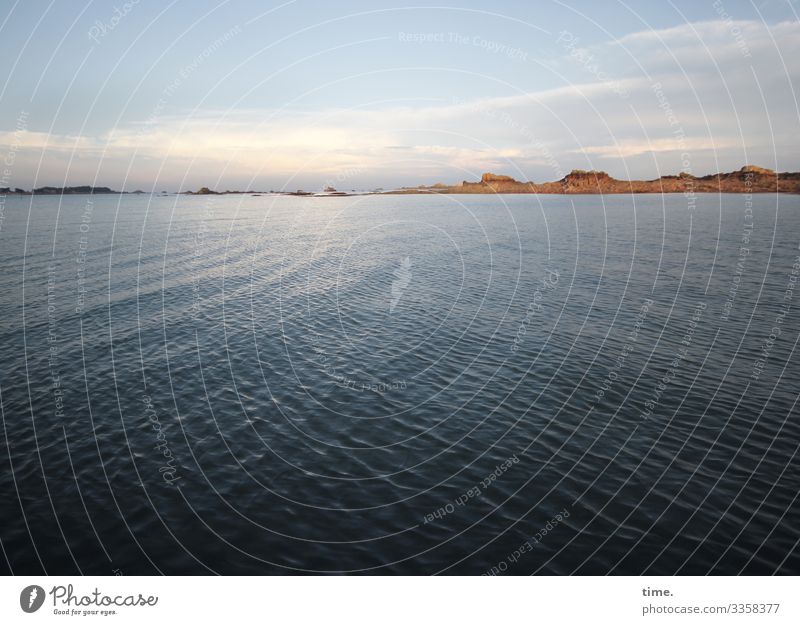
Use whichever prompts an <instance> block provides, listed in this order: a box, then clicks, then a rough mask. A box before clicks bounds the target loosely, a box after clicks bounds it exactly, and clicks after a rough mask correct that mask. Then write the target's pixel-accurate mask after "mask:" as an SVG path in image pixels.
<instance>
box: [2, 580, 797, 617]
mask: <svg viewBox="0 0 800 625" xmlns="http://www.w3.org/2000/svg"><path fill="white" fill-rule="evenodd" d="M797 582H798V580H797V578H796V577H571V578H565V577H512V578H509V577H506V578H492V577H435V578H426V577H216V578H213V577H165V578H161V577H4V578H1V579H0V590H1V592H0V623H34V622H44V621H48V622H50V621H56V622H61V623H74V622H94V620H95V619H101V620H103V621H110V622H114V623H142V622H146V623H168V622H169V623H191V622H193V619H197V621H199V622H202V623H206V622H210V621H211V620H212V619H213V620H222V619H225V620H227V621H228V622H234V621H237V622H244V620H245V619H247V622H253V621H255V622H259V623H269V622H277V623H293V622H297V623H314V622H320V623H349V624H353V623H356V624H359V623H369V624H370V625H374V624H376V623H380V624H384V623H388V624H394V623H397V624H402V625H408V624H409V623H423V624H428V623H436V622H441V623H459V624H462V623H466V624H469V623H489V622H501V621H502V622H504V623H542V622H554V623H556V622H557V623H613V624H614V625H618V624H620V623H642V622H644V623H646V622H650V621H652V622H655V623H673V622H675V623H677V622H685V623H692V622H697V623H700V622H702V623H706V622H708V623H722V622H726V623H748V624H749V623H755V622H758V623H762V622H763V623H774V624H775V625H777V624H779V623H792V624H796V623H800V611H798V599H797V594H798V583H797ZM231 619H233V621H231Z"/></svg>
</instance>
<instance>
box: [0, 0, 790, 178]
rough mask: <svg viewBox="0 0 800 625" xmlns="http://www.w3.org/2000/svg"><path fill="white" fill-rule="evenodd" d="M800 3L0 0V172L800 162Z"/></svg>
mask: <svg viewBox="0 0 800 625" xmlns="http://www.w3.org/2000/svg"><path fill="white" fill-rule="evenodd" d="M798 4H799V3H798V2H796V1H794V0H791V1H790V0H763V1H755V2H749V1H742V2H735V1H733V0H724V1H723V0H691V1H680V2H678V1H674V0H673V1H670V0H667V1H665V2H652V1H648V2H639V1H633V0H628V1H624V2H622V1H615V0H609V1H607V2H606V1H604V2H597V1H596V0H595V1H592V2H558V1H548V0H542V1H536V2H533V1H524V2H523V1H502V0H495V1H493V2H487V1H483V2H466V1H464V0H461V1H459V2H448V1H447V0H436V1H435V2H424V1H423V0H417V1H416V2H413V3H400V2H397V1H395V2H382V1H371V2H366V1H364V2H351V1H342V2H329V1H316V0H294V1H287V0H284V1H282V2H256V1H243V0H228V1H222V0H216V1H204V0H191V1H189V0H138V1H137V0H128V2H123V1H122V0H116V1H115V2H108V1H100V0H96V1H93V2H85V3H84V2H81V1H74V2H73V1H68V0H0V58H2V59H3V63H2V65H0V159H2V160H3V162H4V164H3V168H0V173H3V176H2V179H1V180H0V187H2V186H12V187H14V186H18V187H22V188H31V187H38V186H44V185H53V186H63V185H79V184H94V185H96V186H110V187H112V188H115V189H121V190H134V189H143V190H146V191H149V190H156V191H160V190H162V189H163V190H169V191H177V190H186V189H196V188H199V187H200V186H209V187H211V188H216V189H218V190H225V189H242V190H244V189H257V190H269V189H291V190H294V189H300V188H302V189H307V190H316V189H321V188H322V187H324V186H334V187H336V188H339V189H342V190H350V189H370V188H376V187H381V188H392V187H398V186H403V185H416V184H433V183H437V182H448V183H449V182H457V181H460V180H475V179H477V178H479V177H480V175H481V173H483V172H486V171H491V172H494V173H502V174H508V175H512V176H514V177H515V178H517V179H520V180H534V181H547V180H557V179H559V178H561V177H562V176H563V175H564V174H566V173H568V172H569V171H570V170H572V169H575V168H579V169H600V170H604V171H607V172H609V173H610V174H611V175H613V176H615V177H618V178H623V179H627V178H637V179H650V178H656V177H658V176H659V175H662V174H674V173H677V172H679V171H687V172H689V173H693V174H695V175H705V174H708V173H713V172H716V171H732V170H734V169H738V168H740V167H741V166H743V165H745V164H756V165H760V166H764V167H769V168H771V169H777V170H779V171H798V170H800V105H798V99H797V96H798V91H800V83H799V82H798V77H799V76H800V22H799V21H798Z"/></svg>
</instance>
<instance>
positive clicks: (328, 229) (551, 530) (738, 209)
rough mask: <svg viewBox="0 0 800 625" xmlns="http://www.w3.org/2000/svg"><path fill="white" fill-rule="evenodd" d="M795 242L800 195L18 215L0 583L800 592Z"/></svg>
mask: <svg viewBox="0 0 800 625" xmlns="http://www.w3.org/2000/svg"><path fill="white" fill-rule="evenodd" d="M750 203H752V210H751V207H750ZM799 242H800V198H798V197H796V196H780V197H777V198H776V197H775V196H773V195H764V196H755V197H753V198H748V197H747V196H743V195H722V196H717V195H701V196H699V197H698V198H697V199H696V202H692V201H687V198H684V197H683V196H682V195H667V196H663V197H662V196H636V197H629V196H606V197H600V196H567V197H559V196H545V197H535V196H500V197H493V196H440V197H429V196H364V197H342V198H296V197H269V196H261V197H251V196H224V197H175V196H170V197H154V198H150V197H148V196H95V197H90V196H72V197H65V198H63V199H61V198H56V197H36V198H33V199H31V198H26V197H9V198H7V199H6V201H5V205H4V212H3V216H2V229H1V230H0V258H1V259H2V264H1V265H0V266H2V269H3V271H2V273H0V313H2V314H1V315H0V320H1V321H0V323H2V325H1V326H0V336H1V337H2V338H1V339H0V347H2V360H0V392H1V393H2V395H1V396H0V400H1V402H2V421H3V430H4V432H3V434H4V435H3V437H2V438H0V488H2V491H1V492H2V508H0V537H1V538H2V547H3V552H4V556H5V557H4V558H3V561H4V565H3V566H5V567H6V569H8V571H13V572H14V573H29V574H37V573H40V572H43V571H46V572H48V573H78V572H83V573H95V574H112V573H114V572H122V573H124V574H128V575H130V574H137V573H138V574H150V573H158V572H162V573H173V574H175V573H210V572H218V573H226V574H237V573H238V574H251V573H287V572H289V573H291V572H303V571H323V572H355V571H372V572H380V573H436V572H443V573H462V574H464V573H466V574H479V573H484V572H487V571H489V572H492V571H493V572H497V573H500V574H529V573H587V574H588V573H591V574H603V573H617V574H623V573H624V574H639V573H659V574H661V573H691V574H703V573H708V572H715V573H738V572H745V573H759V574H760V573H772V572H781V573H793V574H798V573H800V553H798V538H800V506H798V502H797V497H798V491H799V490H800V473H799V472H798V469H799V468H800V462H799V461H798V458H797V455H796V454H797V450H798V445H800V422H799V421H798V410H797V405H796V401H797V394H798V391H799V390H800V388H799V387H798V384H797V379H798V373H800V365H799V364H798V356H797V353H796V345H797V340H798V330H799V329H800V322H799V321H798V320H799V319H800V294H798V293H795V291H794V287H795V283H796V280H797V275H798V271H800V263H798V254H800V252H799V251H798V243H799ZM793 295H795V296H796V297H793Z"/></svg>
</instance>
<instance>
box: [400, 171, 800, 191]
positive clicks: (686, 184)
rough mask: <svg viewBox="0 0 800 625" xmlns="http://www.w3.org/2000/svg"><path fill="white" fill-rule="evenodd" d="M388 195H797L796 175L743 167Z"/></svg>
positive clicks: (503, 182)
mask: <svg viewBox="0 0 800 625" xmlns="http://www.w3.org/2000/svg"><path fill="white" fill-rule="evenodd" d="M388 193H395V194H405V193H411V194H413V193H447V194H450V193H551V194H587V193H597V194H613V193H800V172H783V173H777V172H774V171H772V170H771V169H765V168H763V167H756V166H755V165H747V166H745V167H742V168H741V169H739V170H738V171H733V172H730V173H719V174H709V175H707V176H699V177H698V176H693V175H691V174H688V173H680V174H678V175H675V176H661V177H660V178H657V179H655V180H617V179H616V178H612V177H611V176H609V175H608V174H607V173H606V172H604V171H594V170H592V171H584V170H582V169H573V170H572V171H571V172H570V173H569V174H567V175H566V176H564V177H563V178H562V179H561V180H556V181H555V182H540V183H536V182H520V181H519V180H515V179H514V178H512V177H511V176H501V175H497V174H490V173H487V174H483V176H481V179H480V181H479V182H468V181H466V180H464V181H463V182H461V183H460V184H455V185H452V186H449V185H445V184H436V185H433V186H429V187H426V186H420V187H413V188H402V189H397V190H396V191H389V192H388Z"/></svg>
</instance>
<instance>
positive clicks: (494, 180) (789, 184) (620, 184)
mask: <svg viewBox="0 0 800 625" xmlns="http://www.w3.org/2000/svg"><path fill="white" fill-rule="evenodd" d="M656 193H658V194H662V195H666V194H673V193H681V194H684V195H691V194H700V193H714V194H720V193H728V194H754V193H790V194H800V172H781V173H778V172H775V171H773V170H771V169H765V168H763V167H757V166H754V165H745V166H744V167H742V168H741V169H739V170H736V171H732V172H728V173H716V174H708V175H706V176H693V175H691V174H688V173H686V172H681V173H680V174H677V175H665V176H661V177H660V178H656V179H654V180H619V179H617V178H612V177H611V176H610V175H608V174H607V173H606V172H604V171H595V170H590V171H584V170H581V169H573V170H572V171H571V172H570V173H569V174H567V175H566V176H564V177H563V178H561V179H560V180H556V181H553V182H540V183H537V182H532V181H527V182H522V181H519V180H515V179H514V178H512V177H511V176H503V175H498V174H492V173H485V174H483V175H482V176H481V179H480V180H479V181H478V182H469V181H467V180H463V181H462V182H460V183H458V184H454V185H447V184H443V183H439V184H435V185H432V186H425V185H420V186H417V187H400V188H399V189H392V190H389V191H385V190H383V189H375V190H373V191H350V192H345V191H337V190H336V189H333V188H332V187H326V188H325V190H324V191H321V192H314V191H304V190H302V189H298V190H297V191H274V190H270V191H250V190H248V191H238V190H236V191H230V190H226V191H214V190H212V189H209V188H208V187H201V188H200V189H199V190H197V191H170V192H167V191H160V192H158V191H152V192H147V191H142V190H138V189H137V190H136V191H115V190H113V189H110V188H109V187H92V186H87V185H84V186H75V187H39V188H37V189H33V190H31V191H27V190H25V189H20V188H14V189H11V188H10V187H5V188H0V196H9V195H20V196H34V195H49V196H63V195H151V196H153V195H156V196H167V195H190V196H198V195H199V196H207V195H250V196H253V197H260V196H289V197H353V196H361V195H426V194H427V195H486V194H492V195H512V194H516V195H519V194H529V195H631V194H656Z"/></svg>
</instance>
